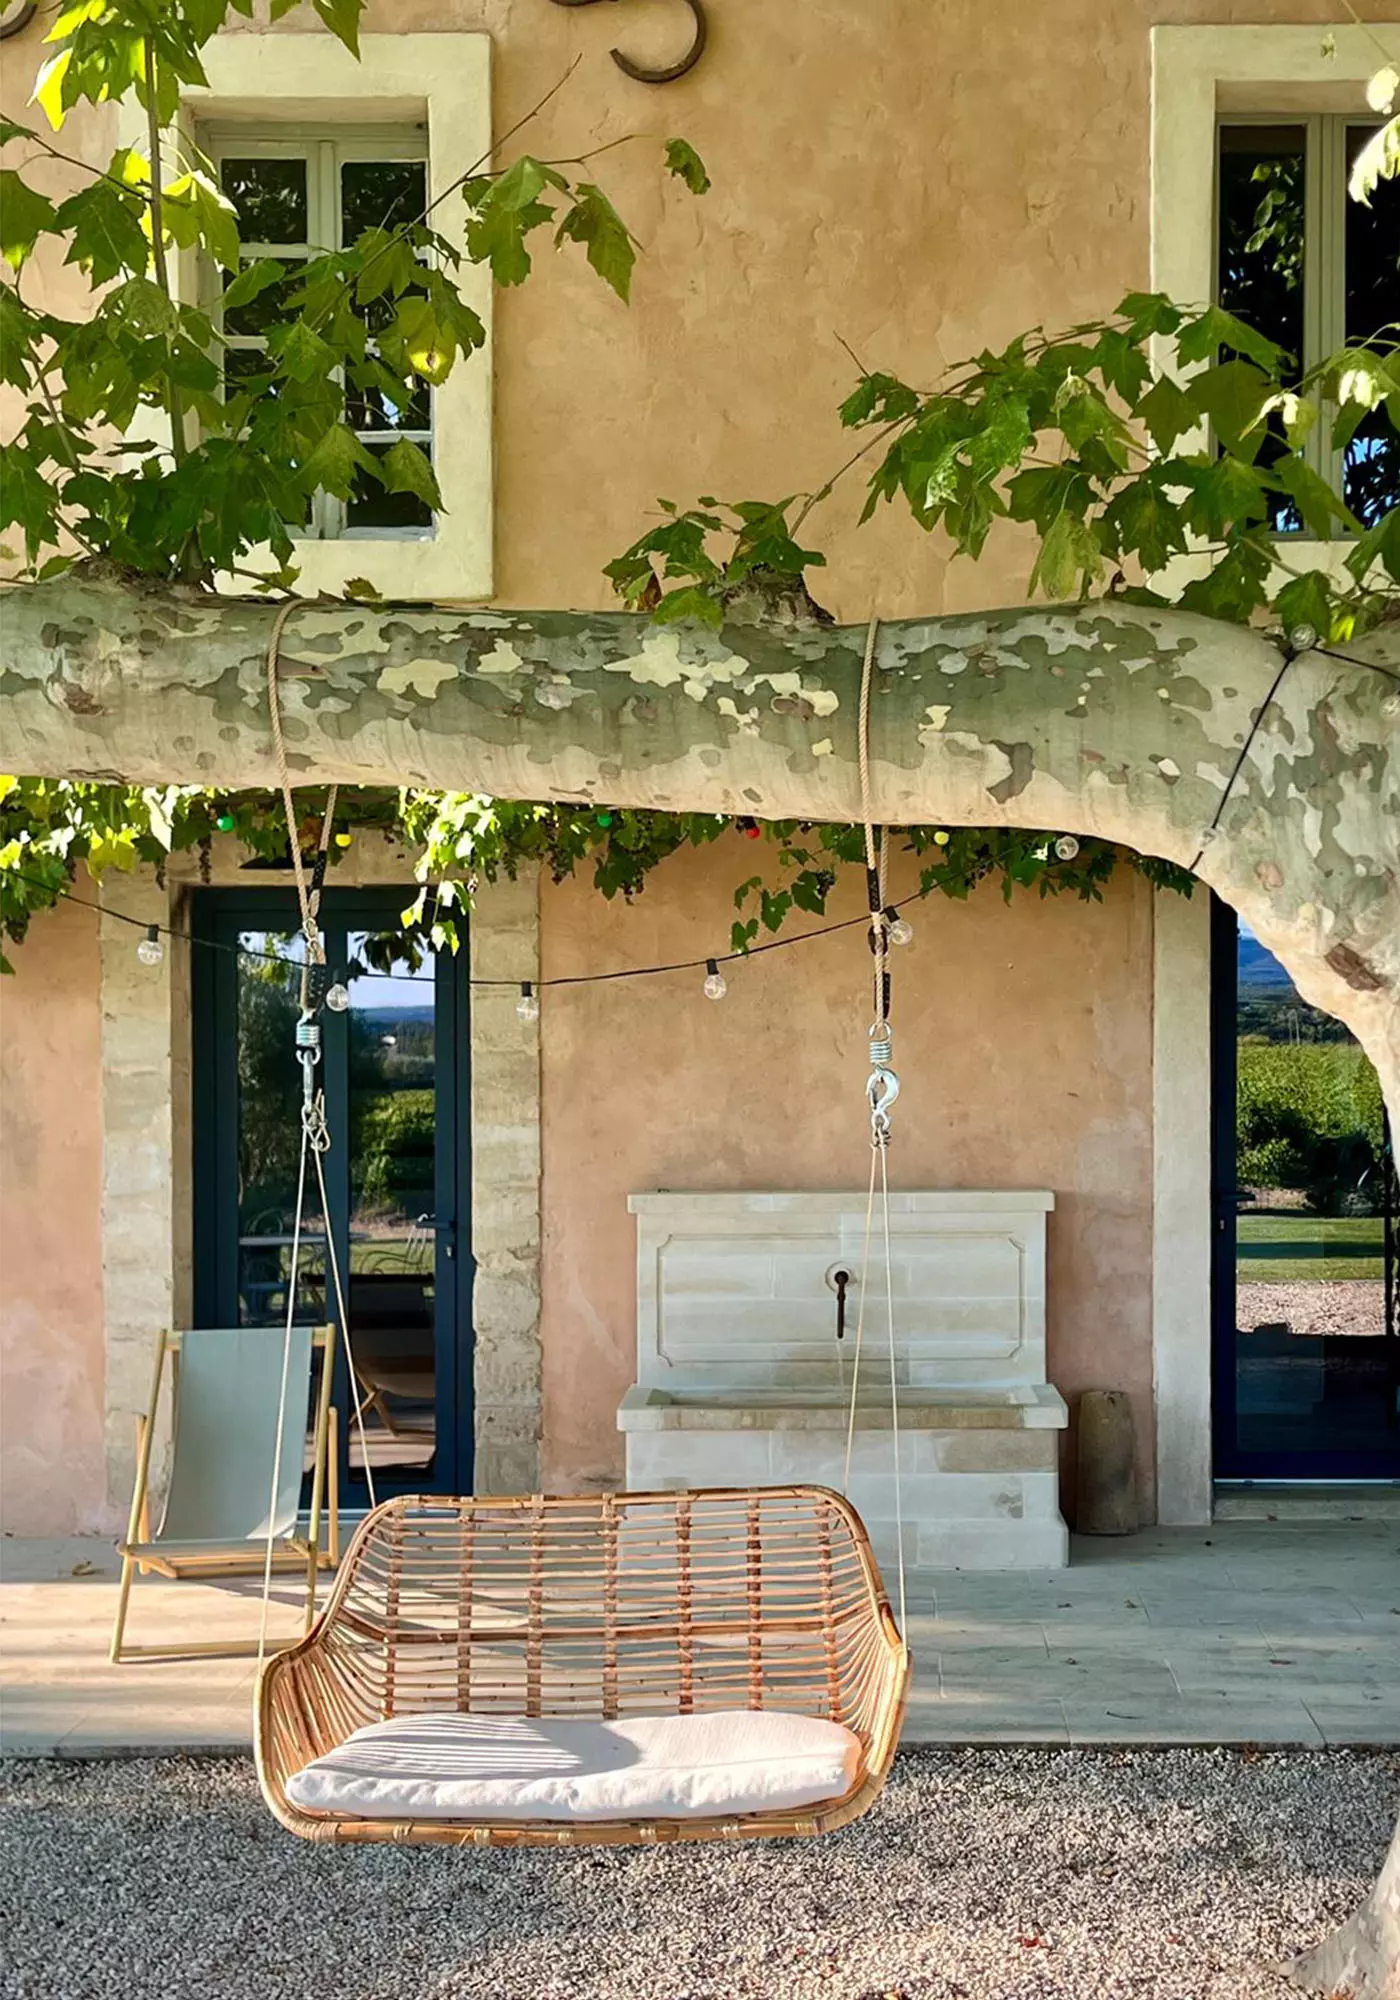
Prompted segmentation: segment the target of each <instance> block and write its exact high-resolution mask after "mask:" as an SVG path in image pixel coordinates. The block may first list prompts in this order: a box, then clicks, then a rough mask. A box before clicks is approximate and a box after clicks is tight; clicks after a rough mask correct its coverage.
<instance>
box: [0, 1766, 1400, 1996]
mask: <svg viewBox="0 0 1400 2000" xmlns="http://www.w3.org/2000/svg"><path fill="white" fill-rule="evenodd" d="M1397 1805H1400V1755H1397V1754H1396V1753H1394V1752H1389V1751H1387V1752H1382V1753H1378V1754H1367V1753H1362V1752H1351V1751H1329V1752H1317V1753H1313V1752H1288V1753H1269V1752H1259V1753H1254V1752H1249V1751H1245V1752H1240V1751H1225V1750H1200V1751H1177V1750H1142V1751H1138V1750H1108V1751H1101V1752H1093V1751H1082V1750H917V1751H910V1752H906V1753H904V1754H903V1755H902V1756H901V1757H900V1759H899V1761H898V1763H897V1765H896V1768H895V1775H894V1778H893V1780H892V1781H891V1783H890V1785H889V1787H888V1789H887V1791H886V1793H885V1795H884V1798H883V1799H882V1800H881V1801H880V1803H879V1804H878V1805H877V1806H876V1807H875V1809H874V1810H873V1811H872V1812H871V1813H870V1814H868V1815H867V1817H866V1818H865V1819H863V1820H860V1821H858V1822H857V1823H856V1824H855V1825H854V1826H852V1827H849V1828H847V1829H846V1830H845V1831H844V1832H842V1833H839V1834H834V1835H831V1836H829V1837H828V1838H827V1839H825V1840H821V1841H790V1842H781V1843H773V1844H772V1845H767V1846H764V1845H752V1846H747V1847H729V1846H713V1847H690V1848H670V1849H646V1848H636V1849H612V1850H608V1849H597V1850H592V1851H589V1850H583V1851H575V1852H565V1853H559V1852H544V1851H535V1852H527V1853H517V1854H509V1853H491V1852H482V1851H479V1850H467V1851H461V1850H458V1851H442V1850H438V1849H385V1848H377V1849H361V1850H356V1849H353V1848H351V1849H340V1850H336V1849H331V1848H313V1847H308V1846H305V1845H302V1844H300V1843H297V1842H295V1841H293V1840H292V1839H291V1838H290V1836H289V1835H287V1834H285V1833H283V1832H282V1831H281V1830H280V1829H279V1828H278V1827H277V1826H276V1825H275V1824H274V1822H273V1821H272V1820H270V1819H269V1818H268V1817H267V1816H266V1814H265V1813H264V1811H263V1808H262V1805H261V1801H260V1799H259V1797H258V1792H257V1786H256V1782H255V1780H254V1777H253V1773H252V1769H251V1766H250V1765H249V1764H248V1763H246V1762H243V1761H234V1760H212V1759H181V1758H164V1759H161V1760H159V1761H154V1760H153V1761H141V1762H134V1761H133V1762H122V1763H95V1764H79V1763H62V1762H48V1763H32V1764H29V1763H18V1762H15V1763H10V1764H8V1765H5V1766H0V1807H3V1813H2V1814H0V1936H3V1937H4V1939H5V1945H6V1959H5V1965H4V1971H3V1975H0V1976H2V1977H3V1985H0V1992H3V1993H4V1994H6V1995H7V1996H14V2000H41V1996H42V2000H50V1996H52V1997H53V2000H89V1996H91V1997H92V2000H97V1997H98V1996H102V2000H109V1996H111V1997H115V1996H119V2000H128V1996H133V1997H134V1996H143V1995H147V1994H152V1995H159V1996H160V2000H187V1997H188V2000H193V1996H196V1995H198V1996H199V2000H208V1996H218V2000H274V1996H275V2000H312V1996H314V1997H315V2000H469V1996H470V2000H478V1996H479V2000H740V1996H751V1995H776V1996H782V2000H787V1996H792V2000H808V1996H812V2000H816V1997H817V1996H820V2000H1032V1997H1033V2000H1057V1996H1065V2000H1071V1996H1072V2000H1100V1996H1104V2000H1107V1996H1119V1995H1123V1996H1141V1995H1150V1996H1153V2000H1282V1996H1284V1995H1285V1994H1294V1989H1293V1988H1291V1987H1289V1986H1287V1985H1286V1984H1285V1983H1284V1982H1283V1980H1282V1979H1281V1978H1280V1977H1279V1976H1278V1975H1277V1974H1276V1973H1275V1972H1273V1971H1271V1970H1270V1969H1268V1968H1269V1967H1270V1966H1271V1965H1272V1964H1273V1963H1274V1962H1276V1961H1277V1960H1278V1959H1280V1958H1281V1957H1284V1956H1286V1955H1287V1954H1288V1953H1289V1952H1291V1951H1294V1950H1297V1949H1299V1948H1300V1947H1302V1946H1304V1945H1306V1944H1309V1943H1312V1942H1314V1941H1315V1940H1316V1939H1317V1938H1319V1937H1320V1936H1321V1935H1322V1934H1323V1933H1324V1932H1325V1931H1327V1930H1328V1929H1329V1928H1330V1927H1331V1926H1332V1925H1333V1924H1334V1923H1336V1922H1337V1921H1339V1920H1340V1919H1341V1918H1342V1917H1343V1916H1344V1915H1346V1914H1347V1912H1348V1911H1349V1910H1350V1909H1351V1908H1352V1906H1353V1905H1354V1904H1355V1902H1356V1901H1357V1900H1358V1899H1359V1898H1360V1897H1361V1895H1362V1894H1363V1893H1364V1892H1365V1890H1366V1889H1367V1888H1368V1887H1369V1885H1370V1882H1371V1880H1372V1878H1373V1877H1374V1875H1375V1872H1376V1870H1377V1868H1378V1866H1379V1864H1380V1861H1381V1857H1382V1854H1383V1852H1384V1849H1385V1845H1386V1842H1387V1840H1388V1839H1389V1835H1390V1829H1391V1825H1392V1823H1393V1821H1394V1817H1395V1812H1396V1808H1397ZM1295 2000H1296V1995H1295Z"/></svg>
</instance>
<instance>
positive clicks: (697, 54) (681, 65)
mask: <svg viewBox="0 0 1400 2000" xmlns="http://www.w3.org/2000/svg"><path fill="white" fill-rule="evenodd" d="M554 4H555V6H556V7H595V6H597V5H598V4H599V0H554ZM685 4H686V6H687V7H689V9H690V12H691V18H692V19H693V20H694V22H695V33H694V36H693V38H692V40H691V44H690V47H689V49H688V50H687V51H686V53H685V54H684V55H683V56H682V57H681V58H680V61H679V62H673V63H667V64H666V65H665V67H664V68H661V69H647V68H645V67H644V65H643V64H641V63H637V62H633V60H632V58H631V56H625V55H624V54H623V53H622V50H621V49H610V50H609V51H608V53H609V54H610V55H611V57H612V59H613V61H614V62H615V63H616V64H617V66H618V68H619V69H620V70H621V71H622V74H623V75H624V76H630V77H631V78H632V81H633V82H634V83H674V82H675V81H676V78H677V77H681V76H684V75H685V74H686V72H687V70H692V69H694V67H695V65H696V63H698V62H699V60H700V58H701V56H702V55H704V53H705V43H706V42H707V41H708V39H709V33H710V29H709V23H708V22H707V21H706V19H705V9H704V5H703V0H685Z"/></svg>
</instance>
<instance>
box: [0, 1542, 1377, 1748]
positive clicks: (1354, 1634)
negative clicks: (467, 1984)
mask: <svg viewBox="0 0 1400 2000" xmlns="http://www.w3.org/2000/svg"><path fill="white" fill-rule="evenodd" d="M117 1567H118V1565H117V1560H116V1557H115V1556H114V1554H113V1552H112V1548H111V1545H110V1544H109V1543H106V1542H100V1541H92V1540H82V1541H63V1542H53V1541H51V1542H25V1541H19V1540H15V1539H13V1538H10V1537H5V1538H3V1540H0V1754H6V1755H12V1756H45V1755H52V1754H55V1753H57V1754H59V1755H62V1756H69V1757H81V1756H88V1757H91V1756H101V1755H112V1754H116V1755H120V1754H123V1753H127V1752H133V1751H135V1752H152V1751H159V1750H192V1749H201V1750H210V1749H217V1750H234V1751H246V1750H247V1748H248V1747H249V1744H250V1742H251V1731H252V1690H253V1679H254V1673H255V1666H254V1662H253V1661H252V1660H250V1659H247V1658H244V1659H208V1658H205V1659H197V1660H187V1661H179V1660H170V1661H158V1662H149V1661H144V1660H143V1661H140V1662H133V1663H131V1664H127V1665H123V1666H120V1667H114V1666H111V1665H109V1663H108V1660H107V1643H108V1637H109V1633H110V1629H111V1620H112V1613H113V1610H114V1607H115V1602H116V1574H117ZM260 1587H261V1586H260V1581H259V1580H251V1581H237V1582H232V1583H229V1582H222V1583H208V1584H195V1583H179V1584H176V1583H167V1582H164V1581H162V1580H160V1579H158V1578H143V1579H138V1581H137V1583H136V1586H135V1589H134V1591H133V1595H132V1609H131V1616H130V1619H129V1621H128V1626H127V1636H128V1638H129V1639H130V1640H131V1641H133V1642H135V1643H138V1644H152V1643H156V1642H162V1643H163V1642H164V1641H165V1640H166V1639H170V1640H172V1641H178V1640H179V1639H180V1638H184V1639H187V1640H188V1639H195V1638H197V1639H201V1640H209V1639H214V1638H222V1637H224V1636H229V1637H232V1636H235V1635H242V1636H244V1637H247V1636H254V1637H255V1636H256V1633H257V1626H258V1606H259V1595H260ZM275 1591H276V1598H277V1604H276V1606H275V1610H274V1622H273V1623H272V1625H271V1627H270V1630H271V1632H272V1633H273V1634H274V1635H276V1634H277V1633H279V1632H280V1633H292V1632H295V1631H296V1630H297V1629H298V1613H297V1610H296V1605H295V1589H294V1586H293V1585H292V1584H291V1583H289V1582H288V1581H286V1580H279V1581H278V1583H277V1584H276V1586H275ZM891 1594H892V1595H893V1581H892V1580H891ZM909 1604H910V1619H909V1623H910V1640H911V1644H912V1647H913V1652H914V1662H915V1679H914V1689H913V1694H912V1698H911V1700H910V1704H909V1716H908V1722H907V1725H906V1729H905V1738H904V1740H905V1742H906V1743H935V1744H964V1743H972V1744H994V1743H1040V1744H1102V1743H1118V1744H1124V1743H1136V1744H1215V1743H1270V1744H1301V1745H1308V1746H1311V1747H1312V1748H1320V1747H1323V1746H1333V1745H1349V1744H1400V1521H1396V1520H1385V1521H1348V1520H1341V1521H1333V1520H1328V1521H1322V1522H1298V1521H1277V1522H1271V1521H1223V1522H1217V1523H1216V1525H1215V1526H1214V1527H1212V1528H1202V1529H1152V1530H1148V1531H1147V1532H1145V1533H1143V1534H1140V1535H1134V1536H1131V1537H1127V1538H1125V1539H1123V1540H1116V1541H1098V1540H1090V1539H1086V1538H1083V1537H1076V1538H1075V1540H1074V1542H1073V1545H1072V1558H1071V1565H1070V1567H1069V1568H1068V1569H1065V1570H1027V1571H1017V1572H1010V1573H998V1574H988V1573H985V1572H978V1573H973V1572H970V1571H950V1572H938V1573H933V1572H925V1573H922V1574H916V1575H915V1576H913V1577H912V1578H911V1579H910V1591H909Z"/></svg>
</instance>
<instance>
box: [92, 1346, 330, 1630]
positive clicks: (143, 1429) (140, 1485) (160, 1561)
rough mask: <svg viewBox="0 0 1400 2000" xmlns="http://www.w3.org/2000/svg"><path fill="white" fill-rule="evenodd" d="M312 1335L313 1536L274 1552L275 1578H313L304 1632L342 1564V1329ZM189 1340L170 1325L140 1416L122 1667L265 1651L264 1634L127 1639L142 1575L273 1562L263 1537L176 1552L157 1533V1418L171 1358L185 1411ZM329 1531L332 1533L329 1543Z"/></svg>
mask: <svg viewBox="0 0 1400 2000" xmlns="http://www.w3.org/2000/svg"><path fill="white" fill-rule="evenodd" d="M310 1332H311V1353H312V1356H313V1359H314V1357H315V1355H316V1354H317V1353H319V1354H320V1356H321V1373H320V1379H319V1381H318V1383H317V1389H316V1422H315V1428H314V1431H313V1436H312V1463H311V1506H310V1511H309V1515H308V1522H307V1532H306V1533H305V1534H304V1535H302V1534H296V1533H291V1534H287V1535H283V1536H281V1537H279V1538H278V1539H277V1541H276V1542H274V1545H273V1550H272V1567H273V1571H274V1573H283V1574H285V1573H286V1572H287V1571H289V1570H290V1571H294V1572H301V1573H303V1574H304V1575H305V1578H306V1608H305V1618H304V1623H303V1628H302V1629H303V1632H309V1631H310V1630H311V1627H312V1623H313V1621H314V1619H315V1615H316V1576H317V1572H318V1570H320V1569H323V1568H326V1569H334V1568H335V1567H336V1566H337V1564H338V1563H339V1561H340V1471H339V1428H338V1417H337V1412H336V1409H335V1405H334V1404H333V1403H332V1401H331V1386H332V1378H333V1375H334V1365H335V1327H334V1325H333V1324H326V1325H322V1326H315V1327H312V1328H311V1329H310ZM184 1339H185V1336H184V1334H183V1332H182V1331H181V1330H180V1329H178V1328H166V1329H164V1330H163V1331H162V1332H161V1333H160V1334H159V1335H158V1336H157V1339H156V1353H155V1366H154V1369H153V1371H152V1375H151V1395H150V1401H149V1404H148V1405H147V1408H146V1410H145V1412H144V1414H142V1415H138V1417H137V1419H136V1480H135V1484H134V1486H133V1489H132V1495H131V1514H130V1518H129V1520H128V1523H127V1531H126V1538H125V1540H123V1541H120V1542H118V1544H117V1550H118V1553H119V1554H120V1556H121V1559H122V1570H121V1587H120V1590H119V1593H118V1597H117V1612H116V1618H115V1620H114V1622H113V1626H112V1644H111V1650H110V1654H109V1658H110V1659H111V1660H112V1661H113V1662H114V1663H119V1662H122V1661H127V1660H142V1659H146V1660H155V1659H162V1660H169V1659H199V1658H217V1657H220V1656H225V1655H227V1656H231V1657H236V1656H238V1655H241V1654H245V1653H256V1652H258V1651H259V1643H260V1642H259V1640H258V1639H257V1638H256V1637H250V1638H248V1639H205V1640H190V1641H186V1642H184V1643H174V1644H169V1645H162V1646H134V1645H130V1644H128V1643H127V1641H126V1638H125V1632H126V1618H127V1610H128V1606H129V1603H130V1599H131V1586H132V1583H133V1581H134V1579H135V1577H136V1576H137V1575H138V1574H139V1575H141V1576H146V1575H148V1574H150V1573H152V1572H154V1573H155V1574H156V1575H158V1576H165V1577H170V1578H172V1579H174V1580H177V1581H181V1580H184V1579H187V1578H199V1579H201V1580H203V1581H210V1580H212V1579H214V1578H216V1577H231V1576H260V1575H261V1574H262V1573H263V1569H264V1567H265V1564H266V1559H267V1545H266V1543H265V1542H264V1541H262V1540H244V1541H237V1542H232V1541H231V1542H211V1543H209V1544H208V1545H207V1546H205V1547H200V1548H191V1547H189V1546H188V1545H183V1546H181V1547H179V1548H178V1549H176V1548H170V1547H166V1546H163V1545H162V1542H161V1538H160V1536H159V1534H156V1535H152V1533H151V1520H150V1473H151V1448H152V1445H153V1442H154V1439H155V1428H156V1413H157V1410H158V1408H159V1405H160V1393H161V1384H162V1381H163V1380H164V1376H165V1370H166V1362H167V1360H168V1361H169V1363H170V1376H171V1396H172V1399H173V1405H174V1406H175V1407H178V1398H179V1394H180V1363H181V1355H182V1352H183V1345H184ZM323 1527H324V1528H325V1531H326V1532H325V1541H324V1545H323V1542H322V1529H323ZM292 1643H294V1642H293V1641H291V1640H274V1641H270V1642H268V1644H267V1650H268V1651H274V1650H278V1649H279V1648H280V1647H281V1646H284V1645H290V1644H292Z"/></svg>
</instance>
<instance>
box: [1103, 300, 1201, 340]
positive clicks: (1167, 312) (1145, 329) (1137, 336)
mask: <svg viewBox="0 0 1400 2000" xmlns="http://www.w3.org/2000/svg"><path fill="white" fill-rule="evenodd" d="M1116 317H1117V318H1119V319H1125V320H1127V321H1128V337H1129V338H1130V339H1131V340H1145V339H1147V338H1148V337H1149V335H1151V334H1156V333H1175V332H1176V330H1177V328H1178V327H1179V326H1180V325H1181V322H1182V320H1183V319H1184V318H1185V317H1186V315H1185V314H1184V313H1183V312H1182V310H1181V307H1180V306H1178V305H1173V303H1172V301H1171V300H1170V299H1169V298H1168V297H1167V295H1166V293H1165V292H1129V293H1128V295H1127V297H1126V298H1122V299H1120V300H1119V301H1118V307H1117V313H1116Z"/></svg>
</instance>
